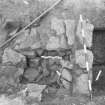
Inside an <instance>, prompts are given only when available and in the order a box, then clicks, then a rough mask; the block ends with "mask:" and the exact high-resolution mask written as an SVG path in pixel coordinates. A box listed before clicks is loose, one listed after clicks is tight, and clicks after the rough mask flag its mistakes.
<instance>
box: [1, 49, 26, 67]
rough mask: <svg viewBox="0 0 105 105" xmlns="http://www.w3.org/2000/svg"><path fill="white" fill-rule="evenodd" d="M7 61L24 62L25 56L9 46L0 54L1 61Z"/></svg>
mask: <svg viewBox="0 0 105 105" xmlns="http://www.w3.org/2000/svg"><path fill="white" fill-rule="evenodd" d="M9 62H10V63H12V64H14V65H16V64H18V63H20V62H23V63H26V58H25V56H23V55H22V54H21V53H18V52H16V51H14V50H13V49H11V48H6V49H5V50H4V54H3V56H2V63H9Z"/></svg>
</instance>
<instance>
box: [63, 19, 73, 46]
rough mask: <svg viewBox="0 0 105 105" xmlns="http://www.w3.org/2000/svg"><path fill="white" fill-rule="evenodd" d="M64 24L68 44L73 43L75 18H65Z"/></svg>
mask: <svg viewBox="0 0 105 105" xmlns="http://www.w3.org/2000/svg"><path fill="white" fill-rule="evenodd" d="M64 22H65V25H66V37H67V39H68V40H67V41H68V45H70V46H71V45H73V44H74V40H75V33H74V32H75V20H70V19H68V20H65V21H64Z"/></svg>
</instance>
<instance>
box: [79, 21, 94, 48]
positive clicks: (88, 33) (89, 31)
mask: <svg viewBox="0 0 105 105" xmlns="http://www.w3.org/2000/svg"><path fill="white" fill-rule="evenodd" d="M82 24H83V25H82V26H81V22H80V21H79V23H78V26H77V36H78V38H79V41H80V43H81V44H83V43H84V42H83V36H82V29H83V30H84V36H85V44H86V46H87V47H91V46H92V38H93V29H94V26H93V25H92V24H91V23H90V22H89V21H87V20H84V21H83V22H82Z"/></svg>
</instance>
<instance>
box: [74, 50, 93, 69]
mask: <svg viewBox="0 0 105 105" xmlns="http://www.w3.org/2000/svg"><path fill="white" fill-rule="evenodd" d="M87 55H88V63H89V68H92V64H93V53H92V52H91V51H89V50H87ZM75 56H76V64H79V66H80V67H81V68H86V61H85V53H84V50H77V51H76V54H75Z"/></svg>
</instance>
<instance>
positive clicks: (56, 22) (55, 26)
mask: <svg viewBox="0 0 105 105" xmlns="http://www.w3.org/2000/svg"><path fill="white" fill-rule="evenodd" d="M51 29H52V30H54V31H56V34H57V35H61V34H64V33H65V28H64V23H63V20H62V19H58V18H57V17H53V18H52V20H51Z"/></svg>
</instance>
